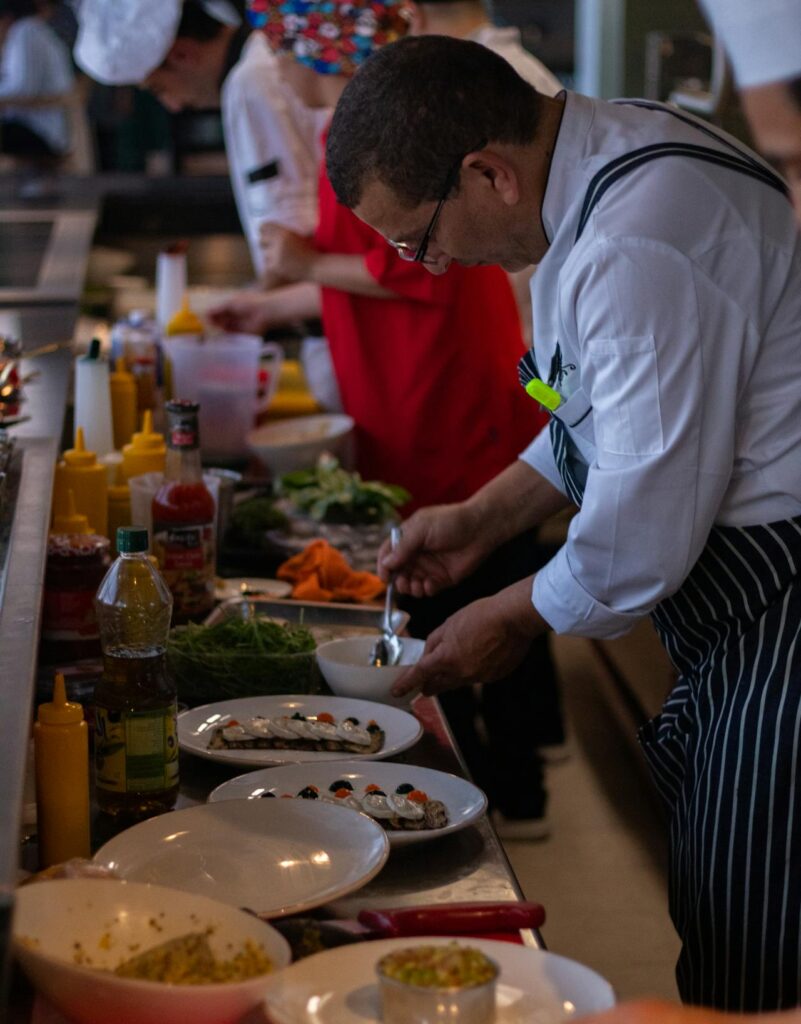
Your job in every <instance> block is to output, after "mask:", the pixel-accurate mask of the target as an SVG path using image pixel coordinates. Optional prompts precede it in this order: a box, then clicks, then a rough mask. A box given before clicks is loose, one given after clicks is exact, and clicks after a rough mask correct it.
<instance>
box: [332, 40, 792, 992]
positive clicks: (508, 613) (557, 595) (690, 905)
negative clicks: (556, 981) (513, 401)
mask: <svg viewBox="0 0 801 1024" xmlns="http://www.w3.org/2000/svg"><path fill="white" fill-rule="evenodd" d="M388 96H391V97H392V103H391V106H387V107H386V109H385V110H384V116H383V117H382V118H381V119H379V118H377V117H376V114H377V106H380V105H381V104H382V102H383V98H384V97H388ZM382 109H383V108H382ZM412 118H413V121H414V125H415V131H414V133H409V132H408V130H407V128H406V126H407V125H408V124H409V123H411V122H412ZM326 164H327V169H328V175H329V178H330V181H331V184H332V187H333V188H334V191H335V193H336V195H337V198H338V199H339V201H340V202H341V203H344V204H345V205H346V206H348V207H350V208H351V209H353V210H354V212H355V213H356V215H357V216H359V217H360V218H361V219H362V220H364V221H366V222H367V223H368V224H370V225H371V226H372V227H373V228H375V229H376V230H378V231H379V232H380V233H381V234H382V235H384V237H385V238H386V239H387V241H388V242H389V243H390V244H391V245H393V246H394V247H395V248H396V249H397V250H398V251H399V252H400V253H402V254H403V255H404V256H405V257H406V258H407V259H410V260H417V261H418V262H422V263H424V264H425V265H426V266H427V267H428V269H429V270H430V271H431V272H432V273H435V274H436V273H445V272H446V271H447V269H448V267H449V265H450V264H451V262H453V261H456V262H459V263H463V264H472V263H477V262H481V263H484V262H489V263H498V264H500V265H501V266H503V267H504V268H505V269H507V270H509V271H515V270H519V269H521V268H522V267H524V266H526V265H528V264H531V263H536V264H538V270H537V273H536V274H535V275H534V278H533V282H532V301H533V309H534V331H535V336H534V344H533V347H532V350H531V351H530V352H529V353H527V354H526V356H524V358H523V360H522V361H521V366H520V378H521V384H522V385H523V386H524V387H525V390H526V391H527V393H528V394H529V395H530V396H531V397H532V399H533V400H536V401H538V402H540V403H541V404H542V405H543V407H544V408H546V409H547V410H548V411H549V412H550V414H551V424H550V430H549V431H547V432H546V431H543V432H542V433H541V434H540V435H539V436H538V438H537V439H536V440H535V441H534V443H533V444H532V445H531V446H530V447H529V448H528V449H527V450H526V451H524V452H523V453H521V456H520V458H519V459H518V460H517V461H516V462H515V463H514V464H513V465H511V466H510V467H508V468H507V469H506V470H504V471H503V472H502V473H501V474H500V475H499V476H498V477H496V478H495V479H494V480H493V481H491V482H490V483H489V484H487V485H486V486H485V487H484V488H483V489H482V490H480V491H479V492H478V493H477V494H476V495H474V496H473V497H471V498H470V499H468V500H467V501H465V502H461V503H457V504H454V505H445V506H439V507H438V508H434V509H422V510H420V511H418V512H417V513H416V514H415V515H414V516H413V517H412V518H411V519H410V520H408V521H407V523H405V524H404V535H403V538H402V541H401V544H400V546H399V548H398V550H397V551H396V552H395V553H394V554H392V553H391V552H389V551H388V550H387V549H386V547H385V549H384V550H383V551H382V555H381V560H380V566H381V571H382V572H383V573H384V574H385V575H386V574H388V573H389V572H390V571H395V572H397V585H398V587H399V589H401V590H402V591H404V592H407V593H412V594H415V595H422V594H433V593H436V592H438V591H439V590H441V589H443V588H444V587H447V586H449V585H451V584H452V583H454V582H456V581H458V580H459V579H461V578H463V576H464V575H465V574H466V573H467V572H470V571H471V570H472V569H473V568H474V567H475V565H476V564H478V563H479V562H480V561H481V560H482V559H483V558H485V557H486V556H487V554H488V553H489V552H491V551H492V550H494V548H495V547H496V546H497V545H498V544H500V543H502V542H503V541H504V540H506V539H508V538H509V537H511V536H514V535H516V534H517V533H519V532H522V531H523V530H524V529H528V528H530V527H532V526H534V525H535V524H537V523H538V522H540V521H542V519H544V518H545V517H547V516H548V515H550V514H552V513H553V512H554V511H556V510H558V509H560V508H563V507H565V506H567V505H568V504H573V505H576V506H577V507H578V509H579V511H578V514H577V515H576V516H574V518H573V519H572V521H571V525H570V528H569V533H568V537H567V540H566V542H565V544H564V545H563V547H562V548H561V549H560V550H559V551H558V553H557V554H556V555H555V556H554V558H553V559H552V560H551V561H550V562H548V563H547V564H546V565H545V566H544V567H543V568H542V569H541V570H540V571H539V572H537V573H536V575H535V576H533V577H529V578H528V579H526V580H523V581H521V582H520V583H518V584H516V585H514V586H511V587H508V588H506V589H505V590H502V591H500V592H499V593H498V594H496V595H495V596H493V597H490V598H486V599H484V600H482V601H479V602H475V603H474V604H472V605H470V606H467V607H466V608H464V609H462V610H460V611H459V612H457V613H456V614H455V615H453V616H452V617H451V618H450V619H449V620H448V621H447V622H446V623H445V624H444V625H443V626H442V627H441V628H440V629H439V630H437V631H435V632H434V633H433V634H432V635H431V636H430V637H429V639H428V641H427V644H426V650H425V652H424V654H423V657H422V658H421V660H420V661H419V663H418V664H417V665H416V666H415V667H413V668H412V669H410V670H409V671H408V672H407V673H406V674H405V675H404V677H403V678H402V679H401V680H400V681H399V683H398V684H396V688H395V689H396V693H398V694H400V693H402V692H407V691H409V690H412V689H414V688H417V687H422V688H423V690H424V691H425V692H427V693H435V692H439V691H441V690H443V689H447V688H448V687H452V686H460V685H466V684H471V683H475V682H478V681H481V682H487V681H491V680H493V679H495V678H497V677H498V676H499V675H501V674H503V673H506V672H508V671H509V670H510V668H511V667H512V666H514V665H515V664H516V663H517V662H518V661H519V659H520V658H521V657H522V655H523V653H524V652H525V651H526V649H527V647H528V645H529V643H530V641H531V639H532V637H535V636H538V635H540V634H541V633H542V632H543V631H545V630H547V629H554V630H555V631H557V632H559V633H571V634H574V635H579V636H591V637H615V636H619V635H622V634H624V633H626V632H627V631H628V630H629V629H630V628H631V627H632V626H633V625H634V623H636V622H637V621H638V620H639V619H640V618H642V617H643V616H645V615H648V614H650V615H651V616H652V618H653V620H654V623H655V625H656V628H657V630H658V632H659V634H660V636H661V638H662V640H663V642H664V644H665V646H666V648H667V650H668V652H669V654H670V656H671V658H672V659H673V661H674V663H675V665H676V667H677V669H678V672H679V680H678V683H677V685H676V687H675V688H674V690H673V691H672V693H671V694H670V696H669V697H668V700H667V702H666V704H665V707H664V709H663V712H662V714H661V715H659V716H657V718H656V719H655V720H654V721H652V722H651V723H650V724H649V725H648V726H646V728H645V729H644V730H643V731H642V734H641V740H642V744H643V749H644V752H645V755H646V758H647V760H648V762H649V765H650V767H651V769H652V774H653V777H654V780H655V782H656V785H657V788H658V789H659V792H660V794H661V796H662V798H663V800H664V804H665V808H666V811H667V814H668V817H669V826H670V848H671V864H670V909H671V914H672V917H673V921H674V923H675V926H676V928H677V931H678V932H679V935H680V937H681V939H682V951H681V955H680V958H679V962H678V966H677V979H678V983H679V990H680V992H681V995H682V998H683V999H684V1000H685V1001H686V1002H689V1003H696V1004H704V1005H708V1006H713V1007H719V1008H723V1009H732V1010H760V1009H776V1008H780V1007H789V1006H795V1005H798V1004H799V1002H801V958H799V954H798V949H799V941H800V940H801V934H800V933H799V922H801V872H799V871H798V870H797V869H796V865H797V864H798V863H799V862H801V788H799V786H800V785H801V779H800V777H799V773H798V770H797V754H798V751H799V750H800V749H801V644H799V643H798V640H799V635H800V634H801V582H800V581H799V573H798V566H799V565H801V473H799V471H798V466H799V462H798V452H799V450H801V238H799V236H798V234H797V232H796V230H795V223H794V220H793V216H792V208H791V206H790V203H789V201H788V195H787V187H786V184H785V182H784V181H783V180H782V179H780V178H779V177H778V176H777V175H776V174H775V173H774V172H773V171H772V170H771V169H770V167H769V166H768V165H767V164H765V163H764V162H763V161H762V160H761V159H760V158H759V157H757V156H756V155H755V154H754V153H752V152H751V151H750V150H748V149H747V148H746V147H744V146H743V145H742V144H740V143H739V142H737V141H735V140H733V139H732V138H730V137H729V136H726V135H725V134H722V133H720V132H718V131H716V130H712V129H710V128H709V126H707V125H706V124H705V123H704V122H701V121H699V120H697V119H695V118H693V117H690V116H687V115H685V114H683V113H681V112H679V111H676V110H674V109H672V108H669V107H664V106H661V105H659V104H648V103H645V102H644V101H624V102H620V103H607V102H603V101H600V100H593V99H589V98H587V97H583V96H578V95H576V94H573V93H569V92H568V93H566V94H562V95H560V96H557V97H555V98H550V97H545V96H541V95H538V94H537V93H536V92H535V91H534V90H533V89H532V88H531V87H530V86H529V85H528V84H527V83H525V82H524V81H523V80H522V79H521V78H520V77H519V76H517V75H516V74H515V72H514V71H513V70H512V69H511V68H510V67H509V65H508V64H506V63H505V62H504V61H502V60H500V59H499V58H498V57H497V56H496V55H495V54H493V53H491V52H490V51H488V50H487V49H486V48H485V47H481V46H477V45H476V44H474V43H471V42H466V41H457V40H450V39H445V38H442V37H437V36H430V37H420V38H415V39H407V40H402V41H400V42H398V43H395V44H393V45H391V46H388V47H386V48H384V49H382V50H381V51H379V52H378V53H377V54H375V55H374V56H373V57H372V58H371V59H370V61H368V62H367V63H366V64H365V65H364V66H363V67H362V68H361V69H360V70H359V71H358V72H357V74H356V75H355V76H354V78H353V79H352V81H351V82H350V83H349V84H348V86H347V88H346V89H345V91H344V93H343V95H342V97H341V99H340V101H339V103H338V105H337V108H336V110H335V113H334V117H333V120H332V124H331V128H330V130H329V135H328V141H327V149H326ZM487 344H488V345H489V344H492V339H491V338H488V339H487Z"/></svg>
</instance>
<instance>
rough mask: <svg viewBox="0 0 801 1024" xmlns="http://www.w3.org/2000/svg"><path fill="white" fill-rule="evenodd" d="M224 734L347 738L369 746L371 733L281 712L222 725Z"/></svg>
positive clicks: (347, 724)
mask: <svg viewBox="0 0 801 1024" xmlns="http://www.w3.org/2000/svg"><path fill="white" fill-rule="evenodd" d="M223 736H224V738H225V739H227V740H243V739H247V738H248V737H251V736H252V737H257V738H259V737H267V738H270V737H272V738H275V739H281V740H296V739H300V740H313V741H317V740H320V741H324V740H338V739H339V740H344V741H345V742H346V743H356V744H358V745H359V746H369V745H370V742H371V737H370V733H369V732H368V731H367V730H366V729H362V728H361V726H358V725H354V724H353V722H340V723H339V724H338V725H335V724H334V723H333V722H318V721H317V719H316V718H291V717H290V716H289V715H279V716H278V717H277V718H265V717H264V716H262V715H258V716H256V717H255V718H249V719H247V721H245V722H243V723H242V724H239V725H228V726H224V727H223Z"/></svg>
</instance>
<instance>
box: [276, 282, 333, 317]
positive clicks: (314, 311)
mask: <svg viewBox="0 0 801 1024" xmlns="http://www.w3.org/2000/svg"><path fill="white" fill-rule="evenodd" d="M264 312H265V316H266V319H267V322H268V324H269V325H270V326H276V327H277V326H283V325H284V324H290V323H293V322H294V321H296V320H308V319H310V318H312V317H319V316H320V314H321V302H320V289H319V288H318V287H317V285H316V284H311V283H310V282H308V281H300V282H298V283H297V284H287V285H284V286H283V287H281V288H275V289H273V290H272V291H269V292H267V293H266V294H265V296H264Z"/></svg>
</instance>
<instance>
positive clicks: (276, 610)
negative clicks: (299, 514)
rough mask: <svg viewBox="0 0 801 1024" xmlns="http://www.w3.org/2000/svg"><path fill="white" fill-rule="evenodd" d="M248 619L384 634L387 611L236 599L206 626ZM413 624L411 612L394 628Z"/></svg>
mask: <svg viewBox="0 0 801 1024" xmlns="http://www.w3.org/2000/svg"><path fill="white" fill-rule="evenodd" d="M232 615H233V616H237V617H240V618H243V619H248V618H250V617H251V616H253V615H257V616H258V615H262V616H265V617H267V618H271V619H285V620H286V621H287V622H293V623H295V622H296V623H303V625H304V626H309V627H310V628H311V627H314V626H353V627H358V628H363V629H364V632H365V633H380V632H381V620H382V618H383V616H384V609H383V608H382V607H381V606H379V605H364V604H338V603H336V602H334V601H294V600H290V599H288V598H286V599H285V598H266V597H232V598H229V600H227V601H223V602H221V603H220V604H219V605H217V607H216V608H215V609H214V611H213V612H212V613H211V614H210V615H209V616H208V618H207V619H206V625H207V626H212V625H214V624H215V623H216V622H221V621H222V620H223V619H225V618H228V617H230V616H232ZM408 622H409V614H408V612H401V611H397V610H396V611H395V612H394V613H393V618H392V624H393V626H394V627H395V632H396V633H401V632H403V630H404V629H405V628H406V625H407V623H408Z"/></svg>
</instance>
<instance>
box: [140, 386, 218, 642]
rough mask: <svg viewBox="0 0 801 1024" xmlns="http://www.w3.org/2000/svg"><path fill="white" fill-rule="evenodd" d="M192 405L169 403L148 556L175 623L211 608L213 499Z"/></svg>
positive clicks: (198, 617) (199, 616) (195, 409)
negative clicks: (166, 591) (158, 571)
mask: <svg viewBox="0 0 801 1024" xmlns="http://www.w3.org/2000/svg"><path fill="white" fill-rule="evenodd" d="M198 408H199V407H198V405H197V403H196V402H186V401H174V402H168V403H167V407H166V412H167V463H166V467H165V472H164V483H163V484H162V485H161V487H160V488H159V490H158V491H157V492H156V495H155V497H154V498H153V553H154V554H155V556H156V558H157V559H158V562H159V566H160V567H161V572H162V574H163V576H164V579H165V580H166V581H167V585H168V586H169V588H170V591H171V592H172V596H173V616H172V621H173V623H174V624H177V623H184V622H192V621H199V620H201V619H203V618H204V617H205V616H206V615H207V614H208V613H209V612H210V611H211V609H212V607H213V605H214V498H213V497H212V494H211V491H210V490H209V489H208V487H206V485H205V484H204V483H203V471H202V468H201V465H200V437H199V432H198Z"/></svg>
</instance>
